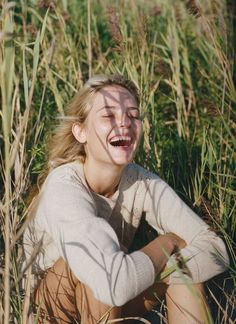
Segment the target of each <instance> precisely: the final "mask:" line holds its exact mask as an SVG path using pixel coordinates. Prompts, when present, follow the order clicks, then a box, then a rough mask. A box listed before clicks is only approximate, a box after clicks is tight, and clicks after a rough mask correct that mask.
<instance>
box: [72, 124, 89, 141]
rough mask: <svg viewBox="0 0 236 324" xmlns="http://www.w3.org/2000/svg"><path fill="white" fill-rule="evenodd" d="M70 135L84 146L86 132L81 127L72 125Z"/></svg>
mask: <svg viewBox="0 0 236 324" xmlns="http://www.w3.org/2000/svg"><path fill="white" fill-rule="evenodd" d="M71 130H72V134H73V135H74V137H75V138H76V140H77V141H78V142H79V143H81V144H85V143H86V140H87V139H86V132H85V129H84V127H83V126H82V125H80V124H78V123H74V124H73V125H72V129H71Z"/></svg>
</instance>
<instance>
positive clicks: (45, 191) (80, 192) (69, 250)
mask: <svg viewBox="0 0 236 324" xmlns="http://www.w3.org/2000/svg"><path fill="white" fill-rule="evenodd" d="M104 181H106V179H104ZM142 215H145V217H146V220H147V222H148V223H149V224H150V225H151V226H152V227H153V228H155V229H156V230H157V232H158V233H159V234H164V233H166V232H174V233H176V234H177V235H179V236H180V237H182V238H183V239H184V240H185V241H186V242H187V246H186V247H185V248H184V249H182V250H181V254H182V256H183V257H184V258H185V257H186V258H189V259H190V260H189V261H188V262H187V266H188V268H189V270H190V272H191V276H192V280H193V282H203V281H205V280H207V279H209V278H211V277H213V276H215V275H216V274H218V273H220V272H223V271H224V270H225V269H226V267H227V264H228V262H229V261H228V255H227V252H226V248H225V245H224V243H223V241H222V240H221V239H220V238H219V237H217V236H216V234H215V233H214V232H212V231H211V230H209V228H208V226H207V225H206V224H205V223H204V222H203V221H202V220H201V219H200V218H199V217H198V216H197V215H196V214H195V213H194V212H193V211H192V210H191V209H190V208H189V207H188V206H187V205H186V204H185V203H184V202H183V201H182V200H181V199H180V198H179V197H178V195H177V194H176V193H175V192H174V191H173V190H172V189H171V188H170V187H169V186H168V185H167V184H166V183H165V182H164V181H163V180H161V179H160V178H159V177H158V176H157V175H155V174H152V173H150V172H148V171H146V170H144V169H143V168H142V167H140V166H138V165H136V164H130V165H128V166H127V167H126V168H125V170H124V171H123V174H122V178H121V182H120V184H119V188H118V190H117V191H116V192H115V194H114V195H113V196H112V197H111V198H105V197H104V196H100V195H98V194H95V193H94V192H92V191H91V190H90V189H89V188H88V185H87V183H86V181H85V178H84V173H83V166H82V165H81V164H80V163H79V162H74V163H68V164H65V165H62V166H60V167H58V168H56V169H55V170H53V171H52V172H51V173H50V174H49V176H48V177H47V179H46V181H45V183H44V185H43V188H42V192H41V196H40V201H39V205H38V208H37V212H36V214H35V217H34V220H33V221H32V222H31V224H30V226H29V227H28V228H27V230H26V232H25V235H24V247H25V254H26V259H27V260H29V258H30V255H31V254H32V251H33V250H34V248H35V247H36V246H37V245H38V244H39V242H41V249H40V253H39V254H38V256H37V258H36V260H35V262H34V269H33V271H34V273H40V272H42V271H44V270H45V269H47V268H49V267H51V266H52V265H53V264H54V262H55V261H56V260H57V259H58V258H59V257H60V256H62V257H63V258H64V259H65V260H66V261H67V262H68V264H69V266H70V268H71V269H72V270H73V272H74V274H75V275H76V276H77V277H78V279H79V280H80V281H82V282H83V283H85V284H86V285H88V286H89V287H90V288H91V289H92V291H93V293H94V295H95V297H96V298H97V299H98V300H100V301H102V302H103V303H105V304H108V305H116V306H120V305H123V304H125V303H126V302H127V301H129V300H130V299H132V298H134V297H136V296H137V295H138V294H140V293H141V292H142V291H143V290H145V289H147V288H148V287H149V286H151V285H152V284H153V282H154V280H155V272H154V267H153V264H152V262H151V260H150V258H149V257H148V256H147V255H146V254H144V253H143V252H141V251H136V252H133V253H130V254H127V253H125V252H124V249H123V248H121V246H122V247H125V248H127V249H128V248H129V246H130V245H131V243H132V241H133V238H134V235H135V232H136V230H137V227H138V225H139V223H140V220H141V217H142ZM174 263H175V256H171V257H170V258H169V261H168V266H171V265H173V264H174ZM182 280H183V276H182V275H181V274H180V273H179V271H175V272H174V273H172V274H171V276H170V281H171V283H181V282H182Z"/></svg>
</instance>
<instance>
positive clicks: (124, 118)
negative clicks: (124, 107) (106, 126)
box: [119, 113, 131, 127]
mask: <svg viewBox="0 0 236 324" xmlns="http://www.w3.org/2000/svg"><path fill="white" fill-rule="evenodd" d="M119 124H120V126H121V127H129V126H130V124H131V120H130V117H129V116H128V115H127V113H123V114H122V115H121V116H120V121H119Z"/></svg>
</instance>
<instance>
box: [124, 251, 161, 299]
mask: <svg viewBox="0 0 236 324" xmlns="http://www.w3.org/2000/svg"><path fill="white" fill-rule="evenodd" d="M130 257H131V258H132V260H133V262H134V266H135V269H136V278H137V282H136V287H137V291H136V295H139V294H141V293H142V292H143V291H144V290H146V289H147V288H149V287H150V286H151V285H153V283H154V281H155V269H154V265H153V263H152V261H151V259H150V258H149V256H147V254H145V253H144V252H142V251H135V252H133V253H131V254H130Z"/></svg>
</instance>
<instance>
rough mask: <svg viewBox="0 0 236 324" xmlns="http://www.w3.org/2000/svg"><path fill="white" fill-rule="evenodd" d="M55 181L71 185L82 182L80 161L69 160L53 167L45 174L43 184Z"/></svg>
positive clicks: (82, 175)
mask: <svg viewBox="0 0 236 324" xmlns="http://www.w3.org/2000/svg"><path fill="white" fill-rule="evenodd" d="M55 183H64V184H71V185H77V184H81V183H84V173H83V165H82V164H81V163H80V162H71V163H66V164H63V165H61V166H59V167H57V168H55V169H53V170H52V171H51V172H50V173H49V175H48V176H47V178H46V181H45V185H46V186H48V185H52V184H55Z"/></svg>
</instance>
